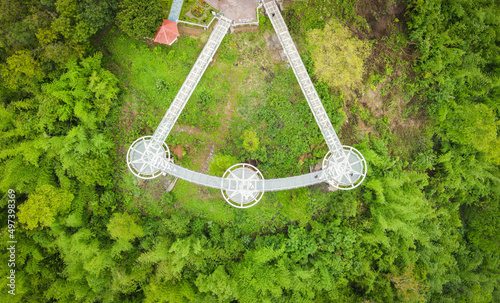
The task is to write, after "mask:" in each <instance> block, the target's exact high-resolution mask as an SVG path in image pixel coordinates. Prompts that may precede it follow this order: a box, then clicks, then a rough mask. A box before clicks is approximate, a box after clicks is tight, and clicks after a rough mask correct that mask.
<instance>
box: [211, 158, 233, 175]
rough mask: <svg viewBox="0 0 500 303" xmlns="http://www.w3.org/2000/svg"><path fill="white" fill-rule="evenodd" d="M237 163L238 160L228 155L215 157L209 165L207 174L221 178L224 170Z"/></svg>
mask: <svg viewBox="0 0 500 303" xmlns="http://www.w3.org/2000/svg"><path fill="white" fill-rule="evenodd" d="M236 163H238V159H236V158H235V157H233V156H229V155H222V154H219V155H216V156H215V157H214V158H213V159H212V162H211V163H210V168H209V170H208V173H209V174H211V175H214V176H222V175H223V174H224V173H225V172H226V170H227V169H228V168H229V167H231V166H233V165H235V164H236Z"/></svg>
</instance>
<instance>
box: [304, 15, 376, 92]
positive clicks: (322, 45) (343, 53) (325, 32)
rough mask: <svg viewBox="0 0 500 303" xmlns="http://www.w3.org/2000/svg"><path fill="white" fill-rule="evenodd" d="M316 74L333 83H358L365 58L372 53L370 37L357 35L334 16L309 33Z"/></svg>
mask: <svg viewBox="0 0 500 303" xmlns="http://www.w3.org/2000/svg"><path fill="white" fill-rule="evenodd" d="M307 41H308V43H309V44H310V46H311V56H312V59H313V60H314V65H315V74H316V75H317V76H318V78H319V79H320V80H321V81H323V82H325V83H327V84H329V85H331V86H333V87H342V86H348V87H351V86H357V85H358V84H359V83H360V82H361V79H362V76H363V73H364V61H365V60H366V59H367V57H368V55H369V54H370V46H369V45H368V43H367V42H366V41H362V40H359V39H358V38H356V37H353V36H352V34H351V33H350V31H349V30H348V29H347V28H345V27H344V26H342V25H341V24H340V23H339V22H338V21H335V20H331V21H330V22H328V23H327V24H326V25H325V27H324V28H323V29H321V30H320V29H314V30H311V31H309V32H308V33H307Z"/></svg>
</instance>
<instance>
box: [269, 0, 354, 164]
mask: <svg viewBox="0 0 500 303" xmlns="http://www.w3.org/2000/svg"><path fill="white" fill-rule="evenodd" d="M264 7H265V9H266V12H267V15H268V17H269V19H271V23H272V24H273V27H274V29H275V30H276V34H277V35H278V38H279V40H280V42H281V45H282V46H283V49H284V51H285V54H286V56H287V57H288V61H290V65H291V66H292V69H293V71H294V73H295V77H296V78H297V81H298V82H299V85H300V88H301V89H302V92H303V93H304V95H305V96H306V100H307V103H308V104H309V107H310V108H311V111H312V113H313V115H314V118H315V119H316V123H318V126H319V128H320V130H321V133H322V134H323V137H324V138H325V141H326V144H327V145H328V147H329V148H330V150H331V151H332V154H333V155H334V156H335V157H342V156H343V155H344V152H343V149H342V143H340V140H339V137H338V136H337V133H336V132H335V130H334V129H333V125H332V123H331V122H330V119H329V118H328V115H327V113H326V111H325V108H324V107H323V104H322V103H321V100H320V99H319V96H318V93H317V92H316V89H315V88H314V85H313V83H312V81H311V78H310V77H309V74H308V73H307V70H306V67H305V66H304V63H303V62H302V59H301V58H300V55H299V52H298V51H297V48H296V47H295V44H294V43H293V40H292V37H291V36H290V33H289V32H288V28H287V27H286V24H285V20H283V17H282V16H281V13H280V11H279V9H278V6H277V5H276V2H274V0H271V1H268V2H265V3H264Z"/></svg>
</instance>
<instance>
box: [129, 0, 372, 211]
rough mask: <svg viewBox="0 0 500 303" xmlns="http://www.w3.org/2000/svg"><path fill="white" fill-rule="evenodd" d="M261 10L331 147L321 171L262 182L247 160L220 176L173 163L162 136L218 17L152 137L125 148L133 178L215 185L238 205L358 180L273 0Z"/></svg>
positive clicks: (219, 28) (223, 29) (203, 59)
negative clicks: (165, 177)
mask: <svg viewBox="0 0 500 303" xmlns="http://www.w3.org/2000/svg"><path fill="white" fill-rule="evenodd" d="M264 8H265V9H266V12H267V15H268V17H269V18H270V19H271V23H272V24H273V27H274V29H275V31H276V33H277V35H278V38H279V40H280V42H281V45H282V46H283V49H284V51H285V53H286V55H287V57H288V60H289V62H290V65H291V66H292V69H293V71H294V73H295V76H296V77H297V81H298V82H299V85H300V87H301V89H302V92H303V93H304V96H305V97H306V100H307V102H308V104H309V107H310V108H311V111H312V113H313V115H314V118H315V119H316V122H317V123H318V126H319V128H320V130H321V133H322V134H323V137H324V138H325V141H326V143H327V145H328V148H329V149H330V151H329V152H328V153H327V154H326V156H325V158H324V160H323V169H322V170H321V171H318V172H313V173H309V174H305V175H300V176H294V177H288V178H281V179H268V180H265V179H264V177H263V176H262V174H261V173H260V171H259V170H258V169H257V168H256V167H254V166H252V165H250V164H246V163H240V164H236V165H233V166H232V167H230V168H228V170H227V171H226V173H225V174H224V175H223V176H222V177H216V176H211V175H206V174H202V173H198V172H195V171H192V170H189V169H186V168H184V167H182V166H179V165H176V164H174V163H173V159H171V158H170V151H169V150H168V147H167V145H166V144H165V140H166V139H167V137H168V134H169V133H170V131H171V130H172V128H173V126H174V124H175V122H176V121H177V118H178V117H179V115H180V114H181V112H182V110H183V109H184V107H185V105H186V103H187V101H188V100H189V97H190V96H191V94H192V93H193V91H194V89H195V88H196V86H197V84H198V82H199V81H200V79H201V77H202V75H203V73H204V72H205V70H206V69H207V67H208V64H209V63H210V61H212V58H213V56H214V54H215V52H216V51H217V49H218V47H219V45H220V43H221V42H222V39H224V37H225V35H226V34H227V32H228V29H229V27H230V26H231V24H232V22H233V21H232V20H230V19H228V18H226V17H224V16H220V17H219V21H218V22H217V24H216V26H215V28H214V30H213V31H212V34H211V35H210V38H209V39H208V41H207V43H206V44H205V47H204V48H203V50H202V51H201V53H200V55H199V57H198V59H197V60H196V62H195V64H194V66H193V68H192V69H191V71H190V72H189V75H188V76H187V78H186V80H185V81H184V83H183V84H182V86H181V89H180V90H179V92H178V93H177V95H176V96H175V98H174V100H173V102H172V104H171V105H170V107H169V109H168V110H167V113H166V114H165V116H164V117H163V119H162V121H161V122H160V124H159V125H158V127H157V128H156V130H155V132H154V134H153V136H145V137H141V138H139V139H137V140H136V141H135V142H134V143H132V145H131V146H130V148H129V150H128V153H127V164H128V167H129V169H130V171H131V172H132V173H133V174H134V175H135V176H137V177H139V178H142V179H152V178H155V177H157V176H159V175H165V174H169V175H172V176H174V177H177V178H180V179H183V180H186V181H189V182H192V183H195V184H199V185H203V186H208V187H212V188H219V189H221V191H222V195H223V196H224V199H225V200H226V201H227V202H228V203H229V204H231V205H232V206H235V207H238V208H248V207H250V206H253V205H255V204H256V203H257V202H259V200H260V199H261V198H262V195H263V193H264V192H266V191H280V190H288V189H294V188H299V187H305V186H310V185H314V184H318V183H322V182H328V183H329V184H330V185H332V186H334V187H336V188H338V189H343V190H347V189H352V188H355V187H357V186H359V185H360V184H361V182H363V180H364V178H365V176H366V172H367V168H366V161H365V159H364V158H363V155H361V153H360V152H359V151H357V150H356V149H355V148H353V147H349V146H343V145H342V144H341V143H340V140H339V138H338V136H337V134H336V132H335V130H334V129H333V126H332V124H331V122H330V119H329V118H328V115H327V113H326V111H325V109H324V107H323V104H322V103H321V100H320V99H319V96H318V94H317V92H316V89H315V88H314V85H313V83H312V81H311V78H310V77H309V74H308V73H307V70H306V68H305V66H304V63H303V62H302V59H301V58H300V55H299V53H298V51H297V49H296V47H295V44H294V43H293V40H292V37H291V36H290V33H289V32H288V28H287V27H286V24H285V21H284V20H283V17H282V15H281V13H280V11H279V9H278V6H277V5H276V3H275V2H274V0H270V1H269V0H267V2H265V3H264Z"/></svg>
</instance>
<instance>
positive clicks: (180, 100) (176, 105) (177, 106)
mask: <svg viewBox="0 0 500 303" xmlns="http://www.w3.org/2000/svg"><path fill="white" fill-rule="evenodd" d="M230 25H231V20H229V19H227V18H225V17H221V19H220V20H219V22H217V25H215V28H214V30H213V31H212V34H211V35H210V38H209V39H208V41H207V43H206V44H205V47H204V48H203V50H202V51H201V53H200V55H199V56H198V59H197V60H196V62H195V63H194V66H193V68H192V69H191V71H190V72H189V74H188V76H187V78H186V80H185V81H184V83H183V84H182V86H181V89H180V90H179V92H178V93H177V95H176V96H175V98H174V101H172V104H171V105H170V107H169V109H168V110H167V113H166V114H165V116H163V119H162V121H161V122H160V125H158V127H157V128H156V130H155V132H154V134H153V138H152V144H151V146H150V151H149V155H151V156H153V155H155V154H156V153H157V152H158V150H159V149H160V148H161V146H162V144H163V142H165V140H166V139H167V137H168V134H169V133H170V131H171V130H172V128H173V127H174V124H175V122H176V121H177V118H179V115H180V114H181V112H182V110H183V109H184V107H185V106H186V103H187V101H188V100H189V97H191V94H192V93H193V91H194V89H195V88H196V86H197V85H198V82H199V81H200V79H201V76H203V73H204V72H205V70H206V69H207V67H208V64H209V63H210V61H212V58H213V56H214V54H215V52H216V51H217V49H218V48H219V45H220V43H221V42H222V39H224V37H225V36H226V34H227V32H228V30H229V26H230Z"/></svg>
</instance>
